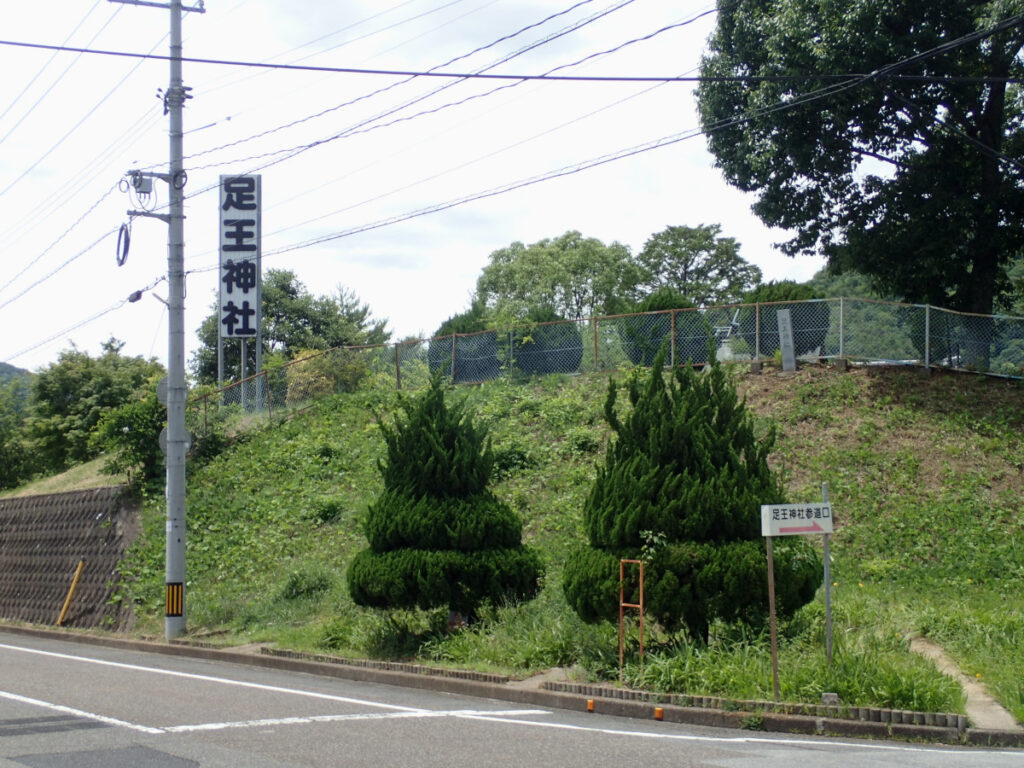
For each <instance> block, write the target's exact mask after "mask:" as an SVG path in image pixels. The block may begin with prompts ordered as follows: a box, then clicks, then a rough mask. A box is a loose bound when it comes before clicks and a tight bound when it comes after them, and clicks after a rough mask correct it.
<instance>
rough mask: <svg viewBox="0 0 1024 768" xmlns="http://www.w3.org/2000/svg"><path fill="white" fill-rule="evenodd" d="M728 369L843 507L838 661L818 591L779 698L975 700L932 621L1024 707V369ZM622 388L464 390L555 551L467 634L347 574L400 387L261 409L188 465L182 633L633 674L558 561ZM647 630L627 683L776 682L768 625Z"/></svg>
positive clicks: (507, 482)
mask: <svg viewBox="0 0 1024 768" xmlns="http://www.w3.org/2000/svg"><path fill="white" fill-rule="evenodd" d="M735 376H736V381H737V384H738V386H739V387H740V389H741V390H743V391H744V392H745V393H746V396H747V399H748V402H749V404H750V405H751V407H752V409H753V410H754V412H755V413H756V414H757V415H758V419H759V421H760V423H761V424H762V425H763V426H764V428H767V426H768V424H769V423H770V421H772V420H773V421H774V422H775V423H776V424H777V425H778V428H779V433H780V437H779V441H778V443H777V446H776V451H775V454H774V457H773V459H772V463H773V466H774V467H775V468H776V469H777V471H779V472H781V473H782V477H783V479H784V482H785V486H786V488H787V490H788V496H789V498H790V500H791V501H811V500H815V499H818V498H820V493H821V483H822V482H827V483H828V484H829V487H830V491H831V500H832V502H833V504H834V506H835V509H836V518H837V525H838V526H839V529H838V532H837V534H836V535H835V537H834V539H833V545H832V552H833V561H834V562H833V581H834V582H835V584H836V586H835V588H834V606H835V637H836V641H835V642H836V656H835V663H834V664H833V666H832V667H831V668H827V667H826V664H825V660H824V650H823V647H822V646H823V640H822V638H823V635H824V610H823V600H822V593H819V597H818V600H817V601H816V602H815V603H812V604H811V605H809V606H807V607H806V608H805V609H803V610H802V611H801V612H800V613H798V614H797V616H796V618H795V619H794V620H793V621H792V622H790V623H789V624H787V625H786V626H785V627H783V628H782V636H783V642H782V649H781V653H782V658H781V662H780V664H781V676H782V685H783V698H785V699H789V700H804V701H817V700H818V699H819V698H820V694H821V692H822V691H824V690H832V691H838V692H839V693H840V695H841V696H842V698H843V701H844V702H847V703H850V704H861V705H868V704H874V705H878V706H888V707H894V708H906V709H911V708H922V709H932V710H944V711H961V710H962V702H961V700H960V693H959V690H958V687H957V686H956V685H955V684H953V683H952V682H951V681H950V680H949V679H948V678H945V677H943V676H941V675H939V674H938V673H937V672H935V670H934V669H933V668H932V667H931V664H930V662H927V661H925V660H923V659H921V658H919V657H917V656H915V655H914V654H912V653H910V651H909V648H908V636H909V635H910V634H911V633H921V634H927V635H928V636H930V637H932V638H933V639H935V640H936V641H937V642H939V643H941V644H942V645H943V646H944V647H945V648H946V649H947V650H948V652H949V653H950V654H951V655H952V656H954V657H955V658H956V659H957V660H958V661H959V663H960V665H961V667H962V668H963V669H964V670H965V671H967V672H969V673H970V674H971V675H978V676H980V678H981V679H982V680H983V681H985V682H986V683H987V684H988V685H989V687H990V690H992V692H993V693H994V695H996V696H997V697H998V698H999V699H1000V700H1001V701H1002V702H1003V703H1004V705H1006V706H1007V707H1008V708H1010V709H1011V711H1012V712H1013V713H1014V715H1015V716H1016V718H1017V719H1018V720H1024V683H1022V682H1021V681H1022V680H1024V668H1022V667H1024V661H1022V659H1021V656H1020V648H1021V647H1022V643H1024V590H1022V587H1024V547H1022V546H1021V545H1020V541H1021V540H1022V538H1021V537H1022V536H1024V515H1022V504H1024V502H1022V499H1024V493H1022V491H1024V474H1022V470H1024V450H1022V446H1021V441H1020V434H1021V430H1022V427H1024V392H1022V389H1021V385H1020V383H1019V382H1010V381H1006V380H1000V379H993V378H983V377H973V376H967V375H958V374H947V373H935V374H933V375H932V376H930V377H929V376H925V375H923V374H922V373H921V372H920V371H916V370H888V369H880V368H859V369H856V370H852V371H850V372H846V373H838V372H834V371H832V370H829V369H825V368H817V367H808V368H803V369H801V370H800V371H799V372H798V373H796V374H782V373H779V372H777V371H774V370H772V369H768V371H767V372H766V373H764V374H763V375H760V376H752V375H749V374H747V373H746V372H745V371H744V370H737V371H736V372H735ZM618 378H620V379H621V378H622V377H621V376H620V377H618ZM606 389H607V378H606V377H604V376H573V377H570V376H551V377H546V378H544V379H540V380H537V379H534V380H530V381H525V382H521V383H517V382H507V381H496V382H492V383H489V384H484V385H480V386H473V387H459V388H456V389H454V390H452V393H451V395H450V396H451V397H453V398H456V399H465V400H466V401H467V405H468V408H469V410H470V411H472V412H473V413H474V414H475V420H477V421H479V422H481V423H483V424H486V425H488V426H489V428H490V431H491V435H492V437H493V442H494V450H495V453H496V457H497V461H496V467H495V478H494V483H493V489H494V491H495V492H496V494H497V495H498V496H499V497H501V498H502V499H503V500H505V501H507V502H508V503H509V504H510V505H511V506H512V507H513V508H514V509H515V510H516V511H517V512H518V513H519V514H520V515H521V516H522V518H523V521H524V540H525V541H526V542H527V543H529V544H531V545H533V546H535V547H537V548H538V549H539V550H540V551H541V553H542V556H543V557H544V559H545V561H546V566H547V577H546V582H545V584H544V588H543V590H542V592H541V595H540V597H539V598H538V599H537V600H534V601H532V602H530V603H527V604H525V605H523V606H496V607H492V608H491V609H489V610H484V611H483V612H482V615H481V618H480V620H479V621H478V622H477V623H476V624H474V625H473V626H471V627H470V628H469V629H467V630H464V631H462V632H458V633H455V634H450V633H448V632H447V631H445V626H444V624H445V618H446V614H444V613H438V612H434V613H422V612H400V613H394V614H390V615H389V614H383V613H377V612H374V611H370V610H366V609H361V608H358V607H357V606H355V605H354V604H353V603H352V601H351V600H350V598H349V597H348V595H347V592H346V589H345V582H344V574H345V569H346V567H347V563H348V561H349V560H350V558H351V557H352V556H353V555H354V553H355V552H357V551H358V550H360V549H362V548H364V547H365V546H366V543H365V539H364V538H363V535H362V532H361V525H360V522H361V519H362V516H363V514H364V512H365V510H366V507H367V504H368V502H369V501H370V500H372V499H373V498H374V497H375V495H376V494H377V493H378V492H379V491H380V489H381V479H380V475H379V473H378V471H377V469H376V464H377V461H378V459H380V458H381V457H382V456H383V451H384V444H383V440H382V438H381V434H380V430H379V428H378V427H377V424H376V420H375V419H376V417H375V415H374V414H375V413H376V414H380V415H381V417H382V418H384V419H390V418H392V415H393V412H394V410H395V407H396V402H397V395H396V393H394V392H390V391H363V392H358V393H355V394H352V395H339V396H333V397H329V398H326V399H323V400H320V401H318V402H316V403H314V404H313V405H312V406H311V407H309V408H308V409H306V410H304V411H301V412H298V413H295V414H294V415H293V416H292V418H290V419H288V420H285V421H278V420H277V418H278V415H277V414H275V421H274V422H273V423H272V424H267V423H266V422H263V423H259V424H257V425H256V426H254V427H253V426H250V427H249V428H248V429H247V430H246V431H244V432H242V433H241V435H240V436H239V437H238V438H237V439H236V440H235V442H234V443H233V444H231V445H230V447H229V448H228V449H226V450H225V451H224V452H223V453H221V454H220V455H219V456H217V457H216V458H214V459H213V460H211V461H209V462H208V463H207V464H205V465H203V466H200V467H197V468H193V469H190V473H189V481H188V484H189V496H188V529H189V530H188V536H189V540H188V547H189V548H188V568H189V630H190V633H191V634H192V635H194V636H196V637H203V638H206V639H210V638H216V639H217V641H218V642H223V643H225V644H230V643H242V642H270V643H276V644H278V645H279V646H281V647H288V648H294V649H298V650H309V651H317V652H321V653H323V652H330V653H336V654H338V655H341V656H358V657H380V658H419V659H421V660H423V661H425V662H427V663H432V664H448V665H453V666H461V667H473V668H483V669H491V670H501V671H504V672H507V673H510V674H513V675H518V676H524V675H527V674H529V673H532V672H536V671H539V670H542V669H545V668H547V667H551V666H556V665H557V666H572V665H576V667H577V674H579V675H580V676H584V677H588V678H615V677H617V675H618V647H617V630H616V628H615V627H611V626H607V625H594V626H591V625H585V624H583V623H582V622H580V620H579V619H578V618H576V616H575V614H574V613H573V612H572V611H571V610H570V609H569V608H568V607H567V605H566V603H565V600H564V598H563V597H562V591H561V585H560V568H561V563H562V562H563V561H564V558H565V556H566V554H567V552H568V551H569V549H570V548H571V547H572V546H573V545H574V544H575V543H576V542H578V541H581V540H583V532H582V520H581V514H580V510H581V508H582V504H583V500H584V498H585V496H586V494H587V492H588V490H589V486H590V483H591V481H592V480H593V478H594V476H595V463H596V462H597V461H599V460H600V459H601V457H602V455H603V450H604V447H605V445H606V441H607V440H608V429H607V427H606V425H605V422H604V419H603V414H602V408H603V404H604V395H605V392H606ZM624 401H625V398H620V407H621V403H622V402H624ZM251 419H252V417H251V416H250V417H248V420H249V421H250V423H251ZM144 509H145V516H146V520H145V529H146V534H145V538H144V539H143V540H142V542H141V543H140V545H139V546H138V547H137V548H136V550H135V551H134V553H133V554H132V556H131V558H130V561H129V563H128V565H127V566H126V574H127V575H128V576H129V578H130V579H131V580H132V581H131V583H130V585H129V587H128V589H127V590H126V594H125V595H124V597H125V598H126V599H132V600H134V601H135V602H136V610H137V612H138V614H139V617H140V624H139V626H140V629H141V631H142V632H143V633H151V634H154V635H155V634H161V633H162V607H163V606H162V602H161V601H162V591H163V505H162V497H160V496H159V495H157V496H156V497H154V498H152V499H150V500H148V501H147V503H146V505H145V507H144ZM649 632H651V630H650V628H649ZM648 641H649V649H648V650H649V653H648V656H647V658H646V663H645V664H644V665H643V666H642V667H641V665H640V664H638V663H637V662H638V659H637V658H636V655H635V653H634V654H632V660H631V663H630V665H629V666H628V668H627V670H626V673H627V680H628V681H629V682H631V683H633V684H635V685H644V686H647V687H649V688H652V689H662V690H665V689H671V690H681V691H687V692H691V693H705V694H709V695H726V696H736V697H747V698H770V696H771V671H770V663H769V659H768V650H767V647H768V646H767V642H766V641H765V639H764V637H762V636H759V635H756V634H755V635H752V634H751V633H750V631H749V630H743V629H742V628H736V627H724V626H719V627H716V628H714V630H713V640H712V642H711V643H710V644H709V646H708V647H707V648H706V649H701V648H694V647H690V646H686V645H685V644H681V643H680V642H678V639H675V638H671V637H667V636H664V635H662V634H660V633H658V632H657V631H654V632H653V633H651V634H649V638H648Z"/></svg>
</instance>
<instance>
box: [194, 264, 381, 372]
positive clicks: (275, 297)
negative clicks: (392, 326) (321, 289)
mask: <svg viewBox="0 0 1024 768" xmlns="http://www.w3.org/2000/svg"><path fill="white" fill-rule="evenodd" d="M213 310H214V311H213V312H212V313H211V314H210V315H209V316H207V318H206V319H205V320H203V323H202V325H201V326H200V327H199V331H198V334H199V340H200V342H201V346H200V347H199V349H197V350H196V353H195V355H194V356H193V358H192V367H193V370H194V372H195V374H196V378H197V379H198V380H199V382H200V383H202V384H212V383H214V382H216V381H217V335H218V331H219V329H218V325H217V324H218V313H217V307H216V305H214V307H213ZM386 325H387V320H375V319H374V318H373V317H372V315H371V312H370V308H369V306H368V305H366V304H364V303H362V302H361V301H360V300H359V297H358V296H357V295H356V294H355V293H354V292H353V291H351V290H349V289H347V288H345V287H339V288H338V292H337V294H336V295H335V296H314V295H313V294H312V293H310V292H309V290H308V289H307V288H306V286H305V285H303V283H302V282H301V281H300V280H299V279H298V277H296V275H295V273H294V272H292V271H291V270H288V269H270V270H267V272H266V274H265V275H264V276H263V352H264V354H277V355H280V356H282V357H284V358H285V359H291V358H293V357H294V356H295V355H296V353H297V352H298V351H299V350H310V349H331V348H333V347H341V346H354V345H359V344H383V343H385V342H387V341H388V339H389V338H390V337H391V333H390V332H389V331H388V330H387V329H386ZM248 346H249V347H250V350H249V361H248V365H249V367H248V370H249V371H250V372H255V368H254V365H255V362H254V361H255V349H254V347H255V345H252V344H250V345H248ZM239 348H240V345H239V344H237V343H229V344H226V345H225V350H224V356H225V367H224V371H225V376H227V377H234V376H237V375H238V372H239V368H240V357H239V355H240V351H239Z"/></svg>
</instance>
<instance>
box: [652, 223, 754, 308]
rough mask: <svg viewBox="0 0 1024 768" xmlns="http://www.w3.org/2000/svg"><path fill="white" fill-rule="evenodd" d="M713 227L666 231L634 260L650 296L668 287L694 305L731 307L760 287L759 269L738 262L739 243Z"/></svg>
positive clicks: (740, 260) (715, 226)
mask: <svg viewBox="0 0 1024 768" xmlns="http://www.w3.org/2000/svg"><path fill="white" fill-rule="evenodd" d="M721 232H722V228H721V227H720V226H719V225H717V224H701V225H699V226H696V227H683V226H679V227H668V228H666V229H664V230H662V231H661V232H658V233H656V234H654V235H651V237H650V238H649V239H648V240H647V242H646V243H644V247H643V250H641V251H640V253H639V254H638V255H637V262H638V264H639V265H640V268H641V269H642V270H643V278H642V280H643V285H644V287H645V288H646V289H648V290H649V291H652V292H653V291H657V290H659V289H661V288H670V289H672V290H674V291H677V292H678V293H680V294H682V295H683V296H685V297H686V298H687V299H689V300H690V301H691V302H693V303H694V304H695V305H697V306H708V305H713V304H732V303H734V302H736V301H739V299H740V297H741V296H742V295H743V294H744V293H745V292H746V291H749V290H750V289H751V288H753V287H754V286H755V285H757V284H758V283H759V282H761V270H760V269H758V268H757V267H756V266H754V265H753V264H748V263H747V262H746V261H745V260H744V259H743V258H741V257H740V246H739V243H737V242H736V240H735V239H734V238H732V237H720V236H719V235H720V234H721Z"/></svg>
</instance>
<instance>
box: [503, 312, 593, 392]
mask: <svg viewBox="0 0 1024 768" xmlns="http://www.w3.org/2000/svg"><path fill="white" fill-rule="evenodd" d="M528 319H529V320H530V321H531V322H533V323H536V325H530V326H526V327H523V328H518V329H517V330H516V332H515V335H514V336H513V344H514V347H513V349H514V354H513V358H512V364H513V365H514V366H515V368H516V369H517V370H519V371H521V372H522V373H525V374H528V375H536V376H543V375H546V374H549V373H575V372H576V371H578V370H579V368H580V363H581V362H583V337H582V336H580V330H579V327H578V326H577V325H576V323H569V322H565V321H564V320H563V319H562V318H561V317H559V316H558V315H557V314H555V312H554V311H552V310H535V311H533V312H531V313H530V316H529V318H528Z"/></svg>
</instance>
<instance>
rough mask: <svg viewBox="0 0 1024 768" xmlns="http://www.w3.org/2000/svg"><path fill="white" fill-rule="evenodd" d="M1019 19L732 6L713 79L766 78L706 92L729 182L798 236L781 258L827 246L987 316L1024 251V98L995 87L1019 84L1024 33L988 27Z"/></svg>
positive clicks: (804, 3)
mask: <svg viewBox="0 0 1024 768" xmlns="http://www.w3.org/2000/svg"><path fill="white" fill-rule="evenodd" d="M1022 10H1024V3H1022V2H1021V0H901V2H892V0H846V1H845V2H822V1H821V0H738V1H737V2H730V3H722V4H720V7H719V12H718V25H717V29H716V31H715V33H714V35H713V37H712V39H711V42H710V52H709V53H708V55H707V56H706V57H705V58H704V60H703V62H702V66H701V75H702V76H703V77H705V78H715V77H750V78H760V77H765V78H766V79H748V80H739V81H737V80H719V81H715V80H713V79H708V80H705V81H704V82H703V83H702V84H701V86H700V88H699V91H698V94H699V106H700V113H701V121H702V124H703V127H704V129H705V131H707V132H708V136H709V144H710V148H711V151H712V153H713V154H714V155H715V157H716V158H717V161H718V164H719V166H720V167H721V168H722V169H723V171H724V173H725V177H726V179H727V180H728V181H729V182H730V183H732V184H734V185H735V186H737V187H739V188H740V189H743V190H745V191H749V192H754V193H756V194H757V195H758V200H757V203H756V204H755V205H754V211H755V212H756V213H757V214H758V216H760V217H761V219H762V220H763V221H764V222H765V223H767V224H769V225H772V226H779V227H783V228H787V229H790V230H793V231H794V232H795V233H796V234H795V235H794V237H793V238H792V239H791V240H789V241H788V242H787V243H785V244H784V245H783V249H784V251H785V252H786V253H788V254H790V255H796V254H810V253H814V252H820V253H821V254H823V255H825V256H826V257H827V258H828V260H829V263H830V264H831V265H832V266H833V267H835V268H838V269H840V270H843V269H851V268H852V269H857V270H859V271H861V272H863V273H865V274H867V275H870V276H871V277H872V279H873V282H874V285H875V288H876V289H877V290H879V291H880V292H881V293H890V294H896V295H898V296H902V297H904V298H905V299H907V300H910V301H914V302H922V303H925V302H927V303H931V304H935V305H939V306H946V307H949V308H951V309H957V310H962V311H970V312H978V313H990V312H992V310H993V307H994V304H995V301H996V300H997V299H998V298H999V297H1000V296H1001V295H1002V294H1004V293H1005V292H1006V290H1007V289H1008V288H1009V281H1008V280H1007V275H1006V269H1007V266H1008V265H1009V264H1010V263H1011V261H1012V259H1014V258H1015V257H1017V256H1019V255H1020V253H1021V246H1022V244H1024V166H1021V165H1020V164H1019V163H1017V162H1015V161H1011V160H1008V159H1007V158H1013V157H1019V156H1021V150H1022V148H1024V131H1022V125H1024V94H1022V92H1021V90H1020V88H1019V87H1018V86H1017V85H1013V84H1008V83H1007V82H1006V81H1005V80H1001V79H998V78H1008V77H1009V78H1015V77H1016V78H1019V77H1021V76H1022V75H1024V65H1022V62H1021V58H1020V56H1019V54H1020V51H1021V46H1022V44H1024V27H1022V25H1021V24H1020V23H1016V24H1012V23H1011V24H1009V25H1005V26H1004V29H1003V31H1000V32H998V33H997V34H989V33H988V32H989V31H990V30H991V29H992V28H993V27H994V26H995V25H996V24H997V23H998V22H999V21H1000V20H1002V19H1006V18H1008V17H1011V16H1012V15H1013V14H1019V13H1020V12H1021V11H1022ZM979 32H981V34H976V33H979ZM819 73H820V74H827V75H834V74H836V73H872V75H870V76H868V75H865V76H861V77H852V78H851V79H850V80H848V81H837V80H836V79H834V78H830V79H826V78H824V77H816V75H818V74H819ZM789 75H793V76H796V77H794V78H792V79H787V77H786V76H789ZM891 75H899V77H894V76H891ZM780 76H781V77H780ZM922 77H923V78H926V79H922ZM772 78H776V79H772ZM985 78H997V79H995V80H993V79H985Z"/></svg>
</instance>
